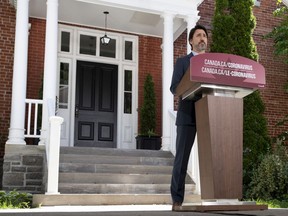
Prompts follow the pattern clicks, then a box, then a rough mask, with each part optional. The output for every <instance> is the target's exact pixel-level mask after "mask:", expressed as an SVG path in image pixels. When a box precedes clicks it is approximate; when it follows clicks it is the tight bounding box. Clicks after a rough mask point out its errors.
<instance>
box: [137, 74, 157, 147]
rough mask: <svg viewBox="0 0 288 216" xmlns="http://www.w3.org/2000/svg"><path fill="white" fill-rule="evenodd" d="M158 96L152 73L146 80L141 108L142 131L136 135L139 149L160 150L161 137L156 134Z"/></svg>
mask: <svg viewBox="0 0 288 216" xmlns="http://www.w3.org/2000/svg"><path fill="white" fill-rule="evenodd" d="M155 129H156V97H155V89H154V82H153V78H152V76H151V74H150V73H148V75H147V76H146V79H145V82H144V101H143V105H142V107H141V108H140V133H139V135H138V136H137V137H136V141H137V149H151V150H159V149H160V148H161V137H160V136H158V135H156V133H155Z"/></svg>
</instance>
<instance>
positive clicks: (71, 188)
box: [59, 183, 195, 194]
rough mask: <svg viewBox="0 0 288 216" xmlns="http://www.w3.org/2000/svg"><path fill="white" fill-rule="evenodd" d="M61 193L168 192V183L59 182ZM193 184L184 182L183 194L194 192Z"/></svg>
mask: <svg viewBox="0 0 288 216" xmlns="http://www.w3.org/2000/svg"><path fill="white" fill-rule="evenodd" d="M59 192H60V193H61V194H170V184H73V183H59ZM194 192H195V185H194V184H186V185H185V194H194Z"/></svg>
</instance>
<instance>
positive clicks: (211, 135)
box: [176, 53, 267, 211]
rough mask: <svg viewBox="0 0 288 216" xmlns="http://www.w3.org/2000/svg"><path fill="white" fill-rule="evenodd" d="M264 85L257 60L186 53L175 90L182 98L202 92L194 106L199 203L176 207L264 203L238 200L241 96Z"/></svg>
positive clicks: (234, 206) (245, 207)
mask: <svg viewBox="0 0 288 216" xmlns="http://www.w3.org/2000/svg"><path fill="white" fill-rule="evenodd" d="M264 85H265V70H264V68H263V66H262V65H260V64H258V63H257V62H254V61H252V60H250V59H247V58H243V57H241V56H236V55H231V54H223V53H207V54H201V55H198V56H195V57H192V58H191V61H190V68H189V69H188V70H187V72H186V73H185V75H184V77H183V78H182V80H181V82H180V84H179V86H178V88H177V90H176V94H177V95H178V96H179V97H180V98H182V100H189V99H192V98H193V97H194V96H195V95H202V98H201V99H200V100H198V101H197V102H196V105H195V106H196V127H197V137H198V154H199V168H200V184H201V198H202V200H203V203H202V204H201V205H193V206H182V207H181V208H180V209H179V211H210V210H213V211H215V210H216V211H217V210H263V209H267V206H264V205H256V204H255V203H252V204H251V203H247V202H245V203H243V202H239V201H238V200H239V199H241V198H242V170H243V165H242V164H243V159H242V158H243V156H242V155H243V97H245V96H246V95H248V94H250V93H252V92H253V91H254V90H256V89H257V88H262V87H264ZM208 200H209V202H207V201H208ZM219 200H222V201H223V200H225V203H222V204H221V202H219ZM235 200H236V201H235ZM211 201H212V202H211ZM205 203H206V204H205Z"/></svg>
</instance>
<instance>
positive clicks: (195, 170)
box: [185, 16, 201, 194]
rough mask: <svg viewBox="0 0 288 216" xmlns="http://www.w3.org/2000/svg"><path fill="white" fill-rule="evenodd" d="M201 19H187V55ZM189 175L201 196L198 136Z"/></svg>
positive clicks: (189, 165) (194, 145)
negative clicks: (191, 36)
mask: <svg viewBox="0 0 288 216" xmlns="http://www.w3.org/2000/svg"><path fill="white" fill-rule="evenodd" d="M199 18H200V17H199V16H187V17H185V21H186V23H187V54H188V53H190V52H191V46H190V44H189V41H188V38H189V32H190V30H191V29H192V28H193V27H194V26H195V25H196V23H197V21H198V20H199ZM188 173H189V174H190V176H191V177H192V179H193V181H194V182H195V184H196V188H195V193H196V194H201V190H200V173H199V157H198V142H197V135H196V137H195V140H194V144H193V148H192V150H191V154H190V158H189V163H188Z"/></svg>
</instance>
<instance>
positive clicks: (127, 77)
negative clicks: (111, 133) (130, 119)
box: [124, 70, 132, 114]
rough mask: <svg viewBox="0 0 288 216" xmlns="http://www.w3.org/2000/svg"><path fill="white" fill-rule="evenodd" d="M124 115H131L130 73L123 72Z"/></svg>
mask: <svg viewBox="0 0 288 216" xmlns="http://www.w3.org/2000/svg"><path fill="white" fill-rule="evenodd" d="M124 113H127V114H131V113H132V71H131V70H125V71H124Z"/></svg>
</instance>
